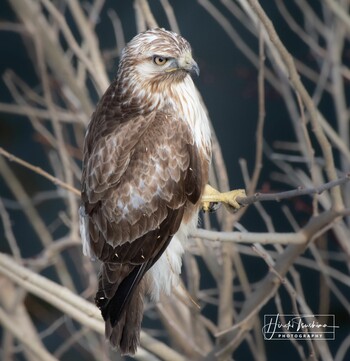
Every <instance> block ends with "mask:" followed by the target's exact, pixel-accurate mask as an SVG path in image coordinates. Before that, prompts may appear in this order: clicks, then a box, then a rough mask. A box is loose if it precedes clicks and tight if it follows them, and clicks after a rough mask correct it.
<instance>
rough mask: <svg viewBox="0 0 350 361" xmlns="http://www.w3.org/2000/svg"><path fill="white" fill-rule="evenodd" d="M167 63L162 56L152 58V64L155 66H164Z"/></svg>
mask: <svg viewBox="0 0 350 361" xmlns="http://www.w3.org/2000/svg"><path fill="white" fill-rule="evenodd" d="M167 61H168V59H167V58H164V56H155V57H153V62H154V63H155V64H157V65H164V64H165V63H166V62H167Z"/></svg>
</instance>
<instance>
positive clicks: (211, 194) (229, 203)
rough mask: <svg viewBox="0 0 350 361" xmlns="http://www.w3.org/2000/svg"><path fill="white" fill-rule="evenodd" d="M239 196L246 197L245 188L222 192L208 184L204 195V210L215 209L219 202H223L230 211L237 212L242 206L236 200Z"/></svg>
mask: <svg viewBox="0 0 350 361" xmlns="http://www.w3.org/2000/svg"><path fill="white" fill-rule="evenodd" d="M239 197H246V193H245V190H244V189H235V190H233V191H230V192H225V193H220V192H219V191H217V190H216V189H214V188H213V187H211V186H210V185H206V187H205V189H204V194H203V196H202V209H203V211H204V212H208V211H209V212H210V211H215V210H216V209H217V207H216V205H217V203H223V204H224V205H225V207H226V208H227V209H228V210H229V211H231V212H232V211H234V212H235V211H237V210H238V209H240V208H241V207H242V205H240V204H239V203H238V202H237V200H236V199H237V198H239Z"/></svg>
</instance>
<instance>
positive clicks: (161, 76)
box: [118, 28, 199, 86]
mask: <svg viewBox="0 0 350 361" xmlns="http://www.w3.org/2000/svg"><path fill="white" fill-rule="evenodd" d="M189 74H197V75H199V67H198V65H197V63H196V62H195V61H194V60H193V58H192V51H191V46H190V44H189V43H188V41H187V40H185V39H184V38H183V37H182V36H180V35H178V34H176V33H174V32H172V31H168V30H165V29H159V28H157V29H151V30H147V31H145V32H143V33H140V34H138V35H136V36H135V37H134V38H133V39H132V40H131V41H130V42H129V43H128V44H127V46H126V47H125V48H124V50H123V53H122V57H121V61H120V64H119V71H118V77H119V79H120V80H122V81H129V82H136V83H137V84H139V85H142V86H147V85H153V86H157V85H160V84H163V85H165V84H167V83H168V82H171V83H174V82H180V81H182V80H184V79H185V78H186V76H187V75H189ZM125 85H126V84H125ZM128 85H130V84H128ZM135 85H136V84H135Z"/></svg>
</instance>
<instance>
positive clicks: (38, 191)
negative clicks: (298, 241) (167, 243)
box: [0, 0, 350, 361]
mask: <svg viewBox="0 0 350 361" xmlns="http://www.w3.org/2000/svg"><path fill="white" fill-rule="evenodd" d="M249 3H250V2H248V1H244V0H238V1H233V0H232V1H229V0H221V1H219V0H213V1H207V0H198V1H194V0H193V1H192V0H191V1H170V0H169V1H168V0H159V1H155V0H152V1H148V2H146V1H116V0H114V1H112V0H105V1H101V0H91V1H71V2H70V1H63V0H57V1H49V0H47V1H44V0H42V1H39V0H8V1H3V2H1V4H0V16H1V17H0V44H1V49H2V50H1V56H0V74H1V78H0V147H1V148H3V149H5V150H6V151H7V152H9V153H11V154H13V155H15V156H16V157H19V158H21V159H23V160H25V161H26V162H28V163H30V164H32V165H34V166H38V167H40V168H41V169H43V170H45V171H46V172H48V173H50V174H52V175H53V176H55V177H57V178H58V179H60V180H63V181H64V182H65V183H67V184H69V185H70V186H72V187H75V188H77V189H79V187H80V185H79V179H80V166H81V154H82V153H81V151H82V142H83V137H84V131H85V129H86V126H87V124H88V121H89V117H90V115H91V113H92V111H93V109H94V106H95V105H96V103H97V101H98V99H99V98H100V96H101V95H102V94H103V91H104V90H105V89H106V85H107V84H108V81H110V80H111V79H113V78H114V76H115V74H116V70H117V66H118V59H119V54H120V51H121V49H122V48H123V46H124V45H125V43H126V42H128V41H129V40H130V39H131V38H132V37H133V36H135V35H136V34H137V33H138V32H139V31H142V30H145V29H146V28H147V27H152V24H154V23H155V22H156V23H157V25H158V26H160V27H164V28H167V29H172V30H174V31H177V32H180V33H181V34H182V35H183V36H184V37H185V38H186V39H187V40H188V41H189V42H190V44H191V46H192V49H193V54H194V58H195V59H196V61H197V62H198V64H199V67H200V70H201V73H200V77H198V78H196V79H194V81H195V83H196V85H197V87H198V90H199V91H200V93H201V95H202V98H203V101H204V103H205V105H206V107H207V109H208V112H209V115H210V119H211V122H212V126H213V129H214V130H215V134H216V138H217V139H216V140H215V143H214V144H215V153H214V160H213V171H212V174H211V184H213V185H216V186H217V187H218V188H219V189H221V190H226V189H225V188H227V189H228V188H229V189H233V188H245V189H248V190H249V191H250V193H251V194H253V193H254V192H255V191H259V192H264V193H268V192H281V191H285V190H290V189H295V188H298V187H316V186H320V185H321V184H324V183H326V182H327V181H328V180H329V178H328V176H327V174H326V172H325V165H327V162H326V161H325V156H324V152H323V148H322V145H321V146H320V143H319V139H318V138H317V136H315V134H314V132H313V130H314V126H313V125H312V119H311V116H310V112H309V109H308V108H307V107H304V106H303V105H300V104H304V103H303V102H304V99H300V97H298V96H297V95H296V93H295V92H294V90H293V88H294V86H293V85H291V83H290V82H289V79H290V77H289V76H288V65H287V66H286V64H285V63H284V61H283V58H281V56H280V54H279V53H278V50H276V48H275V47H274V45H273V44H271V42H270V41H269V40H268V35H267V33H266V32H265V31H263V30H262V29H263V27H262V26H261V24H260V22H259V20H258V18H257V16H256V15H255V13H254V11H253V10H252V8H251V7H250V5H249ZM260 4H261V6H262V7H263V9H264V11H265V12H266V14H267V16H268V17H269V18H270V19H271V21H272V24H273V26H274V27H275V30H276V32H277V34H278V36H279V38H280V40H281V41H282V43H283V45H284V46H285V48H286V49H288V51H289V52H290V54H291V55H292V56H293V58H294V60H295V65H296V69H297V70H298V74H299V76H300V78H301V80H302V83H303V84H304V86H305V89H306V90H307V92H308V93H309V95H310V99H311V100H312V102H313V104H314V106H315V108H316V109H317V110H318V112H319V113H318V117H319V119H320V118H322V119H321V120H322V122H323V123H322V127H321V128H322V129H323V131H324V132H325V133H326V137H327V139H328V140H329V143H330V144H331V145H332V147H333V148H332V156H333V160H334V163H335V170H336V175H337V177H339V178H341V177H343V176H344V174H346V173H347V172H349V170H350V166H349V164H350V163H349V154H350V153H349V138H350V134H349V79H350V71H349V68H348V64H349V57H350V47H349V35H350V26H349V24H350V16H349V5H350V4H349V1H347V0H342V1H335V0H323V1H321V0H320V1H314V2H308V1H306V0H292V1H283V0H273V1H266V0H263V1H260ZM91 34H94V36H93V37H92V36H91ZM95 36H96V37H95ZM259 39H260V40H259ZM76 48H78V50H77V49H76ZM259 49H260V50H259ZM262 49H263V52H262ZM259 54H260V55H259ZM84 56H85V57H86V59H85V58H84ZM259 74H260V75H261V76H263V77H264V79H265V80H264V82H261V83H260V90H259V83H258V81H259V80H258V76H259ZM259 100H260V101H261V100H263V104H262V103H260V107H259ZM52 114H54V115H52ZM321 115H322V117H321ZM259 120H260V123H259ZM321 120H320V121H321ZM262 122H263V123H264V124H263V123H262ZM258 124H260V125H261V126H262V129H263V130H262V134H261V133H260V135H258V136H257V127H258ZM260 143H261V145H262V146H263V147H262V150H261V152H260V154H259V155H258V158H259V156H261V162H258V164H257V162H256V159H257V147H258V144H260ZM2 154H3V153H2ZM3 155H4V154H3ZM255 173H256V179H255V180H254V182H253V181H252V177H253V174H255ZM253 178H254V177H253ZM0 199H1V202H0V213H1V220H2V222H0V252H3V253H6V254H9V255H11V256H12V257H13V262H16V263H18V264H20V265H23V266H26V267H28V268H29V269H30V270H31V271H33V272H35V273H38V274H41V275H42V276H44V277H46V278H49V279H51V280H53V281H54V282H56V283H58V284H61V285H63V286H65V287H67V288H69V289H70V290H72V291H73V292H74V293H76V294H79V295H81V296H82V297H83V298H85V299H88V300H90V301H91V300H93V297H94V292H95V290H96V272H97V271H98V265H97V264H94V263H91V262H90V260H88V259H85V258H84V257H82V254H81V248H80V245H79V242H80V236H79V233H78V223H77V222H78V218H77V209H78V206H79V198H78V197H77V196H76V195H75V194H73V193H72V192H69V191H67V190H65V189H62V188H61V187H58V186H56V185H55V184H53V183H52V182H51V181H49V180H48V179H46V178H44V177H43V176H42V175H40V174H38V173H37V172H33V171H32V170H29V169H27V168H26V167H23V166H22V165H20V164H17V163H16V162H11V159H9V158H5V157H3V156H0ZM342 199H343V202H344V204H345V208H346V209H349V207H350V202H349V201H350V190H349V187H348V186H347V185H345V186H342ZM333 201H334V199H332V197H331V195H330V193H329V192H328V191H327V192H325V193H323V194H322V195H321V196H319V197H313V196H311V195H306V196H298V197H293V198H289V199H286V200H283V201H281V202H276V201H272V202H263V203H256V204H254V205H251V206H249V207H248V208H245V209H244V210H243V211H242V212H239V213H238V214H234V215H232V214H229V213H228V212H226V210H225V209H221V208H220V209H219V211H218V212H217V213H215V214H214V215H210V216H209V215H205V216H202V221H201V226H202V227H203V228H206V229H210V230H221V231H226V232H231V231H233V230H235V231H241V232H249V233H266V235H267V236H266V238H267V241H268V240H269V234H272V233H286V232H297V231H298V229H299V228H300V227H303V226H305V225H306V224H307V222H309V220H310V219H311V218H313V217H316V216H317V214H318V213H322V212H324V211H327V210H328V209H330V208H331V207H332V205H333V206H334V203H333ZM222 208H223V207H222ZM348 221H349V217H348V218H346V217H345V218H343V219H341V220H339V219H338V220H337V222H336V223H333V220H331V221H330V222H329V223H327V224H326V225H324V227H321V228H320V229H319V230H318V231H320V232H319V235H317V237H314V238H313V242H312V243H311V246H310V247H308V249H306V250H305V252H301V251H300V252H299V254H297V255H296V257H295V258H294V259H291V258H288V259H287V262H290V266H289V267H288V270H287V271H288V272H287V273H286V274H282V275H281V279H283V280H287V283H288V282H289V283H290V285H289V286H288V285H287V286H286V284H285V283H283V282H282V286H281V287H279V289H278V291H277V293H276V292H272V294H271V295H266V300H264V301H263V302H261V303H259V302H257V304H256V305H255V306H254V307H255V309H256V310H257V311H256V315H254V320H255V321H254V323H253V325H250V323H247V324H249V326H248V327H247V328H248V331H246V330H245V331H244V335H243V336H242V335H241V336H240V338H235V337H237V335H235V334H232V335H231V334H230V333H229V334H227V335H226V336H227V337H226V336H225V337H223V338H222V339H220V338H217V337H216V336H215V335H217V333H219V332H223V331H225V330H227V329H229V328H230V327H232V326H233V325H235V324H237V322H242V320H244V319H245V318H242V319H240V315H242V314H243V313H244V312H243V313H242V310H244V309H245V307H248V306H247V304H248V301H249V299H250V297H252V298H253V299H255V298H254V296H255V295H257V292H258V290H259V288H260V287H261V286H262V285H263V284H264V283H263V282H264V281H266V280H267V277H269V273H270V274H271V272H269V271H271V267H272V266H273V264H274V262H275V261H276V262H277V261H278V260H281V259H282V258H281V257H282V256H283V254H286V255H287V253H285V252H287V251H286V250H287V248H288V247H287V246H286V245H283V246H282V245H280V244H268V245H264V246H263V245H261V244H259V246H258V247H257V246H256V245H255V248H252V245H253V241H252V242H251V243H250V244H249V243H247V244H238V243H235V242H230V243H228V242H226V243H224V242H220V240H218V241H213V240H210V237H209V236H208V237H209V238H206V237H205V236H203V237H202V238H201V237H200V236H199V235H197V236H196V235H194V237H193V239H192V240H191V242H190V244H189V249H188V252H187V255H186V257H185V261H184V277H183V282H184V285H185V286H186V287H187V290H188V291H186V292H189V294H190V296H191V297H190V298H188V297H187V296H186V294H185V296H184V295H182V297H183V298H187V300H186V301H185V302H184V301H183V300H182V301H181V297H179V299H177V300H169V299H164V300H163V302H162V305H154V304H151V303H147V304H146V313H145V317H144V330H145V331H146V332H147V334H148V335H150V336H152V337H154V338H155V339H158V340H160V341H161V342H163V343H165V344H167V345H168V346H169V347H171V348H172V349H173V350H175V351H176V352H177V353H178V354H179V355H181V356H182V357H184V359H185V360H187V359H194V360H197V359H198V360H199V359H207V360H211V359H212V360H216V359H234V360H280V359H281V358H282V357H283V359H285V360H297V359H298V360H299V359H300V360H330V359H334V360H337V361H338V360H346V359H348V358H350V350H349V347H350V336H349V335H350V318H349V310H350V305H349V296H350V291H349V286H350V276H349V254H350V253H349V240H350V232H349V227H348V226H349V222H348ZM281 237H282V236H281ZM282 238H283V237H282ZM55 243H56V244H58V246H57V247H55V246H53V245H54V244H55ZM227 255H228V260H227V259H226V260H225V257H227ZM266 255H268V257H267V256H266ZM264 256H266V257H267V259H269V257H271V260H272V261H271V262H272V263H270V264H269V263H268V261H267V260H266V257H265V258H264ZM277 263H278V262H277ZM269 267H270V268H269ZM227 270H229V271H228V272H227ZM225 275H226V276H225ZM284 277H285V278H284ZM1 282H2V283H3V286H2V288H1V291H0V294H2V295H0V307H1V308H2V309H3V310H5V311H6V313H8V317H9V318H10V319H11V314H15V313H16V307H17V306H16V305H18V304H20V305H22V306H23V312H25V313H26V317H28V320H27V321H26V323H25V325H26V327H27V326H28V322H29V323H31V324H32V326H33V328H34V329H33V330H31V331H30V333H28V335H30V337H34V336H33V333H35V334H36V337H34V338H35V339H36V338H39V339H40V340H41V341H38V342H39V343H40V344H41V345H42V347H43V348H45V349H46V350H47V352H48V354H51V355H52V356H53V357H55V358H56V359H59V360H72V359H75V360H112V359H113V360H118V359H119V358H120V356H119V355H118V354H117V353H113V352H110V350H109V348H108V345H106V344H105V343H104V340H103V335H99V334H98V332H97V333H96V332H94V331H91V330H89V328H88V327H87V326H86V325H85V326H84V325H82V324H80V323H79V322H77V321H76V320H74V319H73V318H72V317H70V316H69V315H65V314H64V312H62V310H59V309H57V308H56V307H54V306H53V305H52V304H50V302H49V301H48V300H45V299H42V298H40V297H38V296H35V295H33V294H32V293H30V292H29V293H27V292H26V291H28V290H26V291H23V288H22V287H19V286H18V285H17V284H16V283H13V282H9V281H8V278H7V277H6V276H4V275H1V268H0V283H1ZM227 287H229V288H227ZM24 289H25V288H24ZM225 290H226V291H227V290H228V291H227V292H225ZM5 291H6V294H7V296H4V293H5ZM227 293H229V296H227ZM252 295H253V296H252ZM225 297H226V301H225ZM175 298H176V297H175ZM189 299H193V300H194V301H195V302H196V303H198V304H199V305H200V311H198V309H195V310H193V308H195V307H194V306H193V304H192V303H191V302H189ZM225 305H226V306H229V309H230V311H228V312H227V313H225V307H224V306H225ZM306 310H308V312H306ZM11 312H12V313H11ZM296 312H299V313H300V314H305V313H308V314H330V315H335V323H336V325H337V326H339V328H337V329H336V336H335V339H334V340H328V341H326V342H321V341H319V343H318V341H315V342H311V341H309V342H308V341H304V340H302V341H292V342H290V341H273V340H270V341H268V340H264V339H263V335H262V332H261V328H262V326H263V322H264V315H265V314H276V313H284V314H295V313H296ZM179 313H180V314H181V315H182V316H181V317H180V316H179ZM13 317H15V316H13ZM16 317H17V316H16ZM167 317H168V318H167ZM172 317H173V318H172ZM177 317H179V320H180V319H182V317H183V319H182V321H183V322H184V323H183V330H182V336H179V335H178V334H177V331H176V327H174V325H173V326H172V322H170V321H174V320H176V318H177ZM14 319H16V318H13V320H14ZM169 320H170V321H169ZM322 320H323V321H324V322H328V323H330V319H327V317H325V318H323V319H322ZM327 320H328V321H327ZM0 321H1V318H0ZM174 322H175V321H174ZM179 322H180V321H179ZM249 322H250V321H249ZM175 323H176V322H175ZM2 324H3V325H4V323H2ZM194 324H195V325H196V327H198V328H196V327H193V325H194ZM191 325H192V326H191ZM17 327H21V324H18V325H17ZM172 327H173V328H174V329H175V331H174V329H172ZM191 327H192V328H191ZM199 329H200V330H201V331H198V330H199ZM0 330H1V331H0V335H1V337H2V338H1V344H0V359H3V360H27V359H29V360H31V359H38V358H35V357H34V358H33V354H32V353H31V352H29V353H28V350H27V348H26V347H27V346H25V345H24V344H23V342H21V339H19V338H18V337H17V336H16V337H13V335H12V334H11V332H10V331H9V330H8V329H7V328H6V327H2V328H1V322H0ZM28 332H29V331H28ZM196 332H198V334H197V336H196V334H195V333H196ZM180 333H181V332H180ZM28 337H29V336H28ZM231 337H232V340H237V341H236V343H235V344H233V345H232V344H230V342H231ZM186 338H187V339H188V344H186ZM231 343H232V342H231ZM204 345H205V346H204ZM222 345H224V346H227V345H228V349H229V352H227V350H226V351H225V352H226V353H224V356H222V354H221V356H218V355H217V354H215V352H218V351H220V350H221V351H222V350H223V349H224V348H225V347H224V346H222ZM142 347H144V345H143V344H142ZM220 347H221V348H220ZM145 349H146V350H147V347H145ZM148 351H149V350H148ZM214 351H215V352H214ZM145 352H146V351H145ZM323 352H324V353H323ZM151 354H152V352H151ZM156 356H158V357H159V359H163V358H162V357H161V356H160V355H156ZM330 356H331V358H329V357H330ZM31 357H32V358H31ZM36 357H37V356H36ZM142 357H145V358H142ZM147 357H151V356H150V354H147V352H146V354H145V355H143V356H142V355H141V356H137V357H136V358H139V359H145V360H146V359H152V358H147ZM205 357H207V358H205ZM220 357H222V358H220ZM120 359H121V358H120ZM164 359H166V358H164ZM167 359H169V360H171V359H172V358H171V356H169V357H168V358H167Z"/></svg>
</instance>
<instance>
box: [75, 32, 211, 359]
mask: <svg viewBox="0 0 350 361" xmlns="http://www.w3.org/2000/svg"><path fill="white" fill-rule="evenodd" d="M150 32H151V33H152V31H150ZM153 32H154V33H157V35H159V34H160V38H159V39H157V37H154V39H155V40H153V41H151V42H150V43H148V47H149V49H147V47H146V46H145V49H143V45H142V44H143V43H142V42H141V43H139V48H137V49H134V48H132V45H129V49H128V50H129V51H126V52H124V53H123V57H122V60H121V63H120V66H119V71H118V76H117V79H116V80H115V81H114V82H113V83H112V84H111V85H110V87H109V88H108V89H107V91H106V92H105V94H104V95H103V97H102V98H101V100H100V102H99V104H98V105H97V108H96V111H95V112H94V114H93V115H92V119H91V122H90V124H89V127H88V130H87V134H86V137H85V144H84V155H83V171H82V189H81V199H82V209H83V214H82V215H81V216H82V217H83V218H84V222H85V219H86V220H87V221H86V222H87V223H86V224H87V227H88V239H89V242H90V246H91V250H92V251H93V253H94V254H95V256H96V257H97V258H98V259H100V260H101V261H102V262H103V264H102V267H101V272H100V277H99V290H98V292H97V294H96V298H95V301H96V304H97V305H98V307H99V308H100V309H101V312H102V315H103V317H104V319H105V321H106V337H107V338H108V339H109V340H110V342H111V344H112V345H114V346H116V347H119V348H120V350H121V351H122V353H134V352H135V351H136V348H137V345H138V344H139V337H140V335H139V332H140V327H141V320H142V312H143V296H144V293H145V288H146V285H145V280H144V279H143V276H144V274H145V273H146V272H147V271H148V270H149V269H150V268H151V267H152V266H153V265H154V263H155V262H156V261H157V260H158V259H159V257H160V256H161V255H162V253H163V252H164V251H165V249H166V248H167V246H168V245H169V242H170V241H171V239H172V237H173V235H174V234H175V233H176V232H177V231H178V229H179V227H180V224H181V222H182V221H184V220H185V221H188V220H190V219H191V217H192V216H193V214H194V213H195V212H196V209H198V204H199V200H200V196H201V192H202V191H203V188H204V185H205V183H206V181H207V178H208V164H209V157H208V155H209V153H210V152H208V151H205V152H203V150H202V149H198V145H197V143H196V142H195V140H194V137H193V136H194V135H193V133H192V131H191V129H190V126H189V123H188V122H186V119H183V118H182V117H179V116H178V114H176V112H174V108H173V107H170V105H167V106H162V108H158V107H157V104H158V103H157V104H154V100H151V98H150V97H148V96H147V93H145V94H146V95H145V96H144V97H143V98H142V97H137V96H135V94H134V93H133V91H134V89H133V86H132V85H133V84H134V81H135V74H136V72H135V65H136V64H137V61H138V56H137V55H136V54H142V52H143V51H146V50H147V51H150V50H153V49H157V48H159V47H163V50H164V51H167V52H172V54H173V56H174V57H177V56H180V55H181V54H182V53H183V52H188V51H190V46H189V44H188V43H187V41H186V40H184V39H183V38H181V37H180V36H178V35H176V34H173V33H170V32H166V31H165V30H161V29H157V30H154V31H153ZM158 33H159V34H158ZM145 34H146V33H145ZM140 36H142V34H141V35H140ZM161 37H163V38H161ZM150 39H153V38H152V37H151V38H150ZM135 51H136V53H135ZM135 55H136V56H135ZM142 61H149V60H147V59H143V60H142ZM186 76H188V74H187V73H186V72H185V71H179V72H175V73H174V74H165V75H157V76H154V77H153V79H151V80H150V81H149V83H148V86H149V91H150V92H152V93H156V92H159V91H160V90H161V87H168V86H170V85H171V83H172V82H181V81H183V80H184V78H185V77H186ZM152 102H153V103H152ZM169 104H170V103H169Z"/></svg>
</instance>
